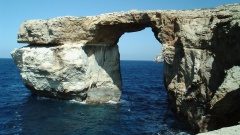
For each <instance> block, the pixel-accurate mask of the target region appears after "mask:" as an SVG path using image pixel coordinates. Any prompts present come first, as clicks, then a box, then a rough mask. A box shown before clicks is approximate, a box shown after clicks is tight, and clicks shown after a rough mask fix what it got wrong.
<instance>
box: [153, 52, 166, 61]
mask: <svg viewBox="0 0 240 135" xmlns="http://www.w3.org/2000/svg"><path fill="white" fill-rule="evenodd" d="M153 61H154V62H163V61H164V56H163V54H162V53H159V54H158V55H157V56H156V57H155V59H154V60H153Z"/></svg>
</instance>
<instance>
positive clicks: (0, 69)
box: [0, 58, 193, 135]
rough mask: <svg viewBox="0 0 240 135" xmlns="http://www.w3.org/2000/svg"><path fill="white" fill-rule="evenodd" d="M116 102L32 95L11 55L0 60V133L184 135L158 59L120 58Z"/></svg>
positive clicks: (187, 130)
mask: <svg viewBox="0 0 240 135" xmlns="http://www.w3.org/2000/svg"><path fill="white" fill-rule="evenodd" d="M120 64H121V74H122V97H121V100H120V103H114V102H108V103H104V104H94V105H93V104H84V103H81V102H77V101H74V100H58V99H51V98H46V97H40V96H34V95H32V94H31V92H30V91H29V90H28V89H27V88H26V87H25V86H24V85H23V82H22V79H21V77H20V72H19V69H18V68H17V67H16V65H15V64H14V62H13V59H10V58H9V59H0V135H187V134H193V131H192V130H191V128H190V126H189V125H187V124H185V123H184V122H182V121H181V120H180V118H179V117H177V115H176V114H175V113H174V112H172V111H171V110H170V109H169V106H168V100H167V92H166V89H165V87H164V84H163V63H155V62H152V61H121V63H120Z"/></svg>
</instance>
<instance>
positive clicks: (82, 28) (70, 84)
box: [12, 4, 240, 132]
mask: <svg viewBox="0 0 240 135" xmlns="http://www.w3.org/2000/svg"><path fill="white" fill-rule="evenodd" d="M146 27H151V28H152V31H153V33H154V35H155V37H156V39H157V40H158V41H159V42H160V43H161V44H162V54H163V55H164V82H165V86H166V88H167V93H168V97H169V104H170V107H171V108H172V109H173V110H175V111H176V112H177V113H178V114H179V115H180V116H181V117H182V118H183V119H184V120H186V121H187V122H188V123H190V124H191V125H192V127H193V128H194V129H195V130H196V131H200V132H205V131H208V130H213V129H217V128H220V127H223V126H229V125H234V124H237V123H238V121H240V109H239V107H238V104H239V100H240V80H239V72H240V53H239V52H240V38H239V34H240V4H233V5H225V6H220V7H217V8H213V9H196V10H184V11H175V10H172V11H171V10H170V11H162V10H156V11H129V12H120V13H111V14H103V15H99V16H91V17H82V18H78V17H59V18H54V19H49V20H30V21H26V22H24V23H23V24H22V25H21V26H20V29H19V33H18V42H20V43H29V46H26V47H22V48H20V49H17V50H15V51H13V52H12V56H13V58H14V60H15V63H16V64H17V66H18V67H19V69H20V71H21V76H22V78H23V80H24V83H25V85H26V86H27V87H28V88H30V89H31V90H32V91H34V92H36V93H38V94H41V95H47V96H49V95H50V96H52V97H57V98H63V99H72V98H74V99H79V100H86V101H89V102H95V103H102V102H105V101H108V100H114V101H118V100H119V98H120V94H121V74H120V69H119V53H118V50H117V42H118V40H119V38H120V37H121V36H122V35H123V34H124V33H125V32H135V31H140V30H142V29H144V28H146ZM146 40H147V39H146Z"/></svg>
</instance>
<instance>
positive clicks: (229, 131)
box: [197, 125, 240, 135]
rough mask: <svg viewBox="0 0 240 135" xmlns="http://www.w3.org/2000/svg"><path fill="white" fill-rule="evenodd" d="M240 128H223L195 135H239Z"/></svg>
mask: <svg viewBox="0 0 240 135" xmlns="http://www.w3.org/2000/svg"><path fill="white" fill-rule="evenodd" d="M239 133H240V126H239V125H237V126H232V127H225V128H221V129H218V130H214V131H210V132H207V133H200V134H197V135H239Z"/></svg>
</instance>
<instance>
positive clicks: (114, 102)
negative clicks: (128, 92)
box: [106, 100, 120, 104]
mask: <svg viewBox="0 0 240 135" xmlns="http://www.w3.org/2000/svg"><path fill="white" fill-rule="evenodd" d="M106 103H107V104H119V103H120V102H117V101H112V100H109V101H107V102H106Z"/></svg>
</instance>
